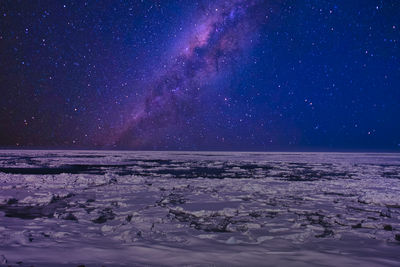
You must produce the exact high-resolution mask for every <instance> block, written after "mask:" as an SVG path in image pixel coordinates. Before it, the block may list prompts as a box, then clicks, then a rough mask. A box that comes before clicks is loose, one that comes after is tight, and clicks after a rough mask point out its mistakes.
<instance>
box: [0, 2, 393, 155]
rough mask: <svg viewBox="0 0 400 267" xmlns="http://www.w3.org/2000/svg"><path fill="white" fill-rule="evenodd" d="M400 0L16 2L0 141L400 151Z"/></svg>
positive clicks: (6, 52) (2, 52)
mask: <svg viewBox="0 0 400 267" xmlns="http://www.w3.org/2000/svg"><path fill="white" fill-rule="evenodd" d="M399 14H400V1H398V0H385V1H383V0H381V1H377V0H352V1H348V0H230V1H227V0H202V1H195V0H168V1H166V0H165V1H164V0H132V1H128V0H121V1H117V0H113V1H111V0H102V1H95V0H93V1H83V0H70V1H67V0H65V1H62V0H59V1H52V0H41V1H39V0H30V1H26V0H3V1H1V5H0V93H1V96H0V147H2V148H46V149H48V148H54V149H56V148H57V149H58V148H60V149H135V150H136V149H137V150H140V149H143V150H147V149H149V150H241V151H400V123H399V121H400V119H399V118H400V47H399V42H400V18H399Z"/></svg>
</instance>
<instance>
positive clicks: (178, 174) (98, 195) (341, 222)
mask: <svg viewBox="0 0 400 267" xmlns="http://www.w3.org/2000/svg"><path fill="white" fill-rule="evenodd" d="M399 173H400V156H399V155H398V154H357V153H354V154H352V153H343V154H341V153H244V152H240V153H239V152H235V153H233V152H126V151H125V152H120V151H0V192H1V193H0V255H1V257H0V266H1V264H5V263H4V262H5V261H7V262H6V263H7V265H11V266H13V265H15V266H25V265H26V266H30V265H35V266H54V265H62V264H65V266H70V265H71V264H76V265H79V264H85V266H99V265H102V264H104V265H105V266H131V265H135V266H141V265H160V264H162V265H173V266H176V265H196V266H197V265H201V266H202V265H238V266H239V265H285V266H302V265H304V266H310V265H321V264H322V265H328V266H337V265H339V264H341V265H354V264H368V265H369V266H371V265H372V266H373V265H376V266H382V265H387V266H391V265H393V266H396V265H398V264H399V260H398V256H397V255H398V248H399V245H400V242H399V241H398V240H396V235H398V234H400V176H399ZM1 261H2V262H3V263H1ZM17 262H22V263H20V264H17ZM24 264H25V265H24Z"/></svg>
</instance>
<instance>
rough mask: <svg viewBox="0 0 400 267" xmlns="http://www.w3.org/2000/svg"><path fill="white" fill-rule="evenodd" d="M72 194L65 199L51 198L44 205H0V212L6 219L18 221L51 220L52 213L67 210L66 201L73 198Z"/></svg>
mask: <svg viewBox="0 0 400 267" xmlns="http://www.w3.org/2000/svg"><path fill="white" fill-rule="evenodd" d="M73 196H74V195H73V194H68V195H67V196H65V197H60V196H53V198H52V199H51V200H50V202H49V203H48V204H46V205H20V204H18V202H13V203H11V204H9V203H7V204H5V205H0V211H3V212H4V213H5V216H6V217H13V218H20V219H27V220H31V219H36V218H53V217H54V213H55V212H56V211H59V210H64V209H65V208H67V207H68V206H69V205H68V202H67V201H66V199H68V198H71V197H73Z"/></svg>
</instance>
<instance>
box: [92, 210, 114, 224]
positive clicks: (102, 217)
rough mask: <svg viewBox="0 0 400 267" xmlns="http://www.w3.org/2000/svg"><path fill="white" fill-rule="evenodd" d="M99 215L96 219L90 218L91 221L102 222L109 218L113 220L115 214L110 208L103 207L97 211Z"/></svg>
mask: <svg viewBox="0 0 400 267" xmlns="http://www.w3.org/2000/svg"><path fill="white" fill-rule="evenodd" d="M99 214H100V215H99V217H97V218H96V219H94V220H92V222H94V223H97V224H102V223H105V222H107V221H110V220H114V218H115V214H114V212H113V210H112V209H111V208H104V209H103V210H101V211H100V212H99Z"/></svg>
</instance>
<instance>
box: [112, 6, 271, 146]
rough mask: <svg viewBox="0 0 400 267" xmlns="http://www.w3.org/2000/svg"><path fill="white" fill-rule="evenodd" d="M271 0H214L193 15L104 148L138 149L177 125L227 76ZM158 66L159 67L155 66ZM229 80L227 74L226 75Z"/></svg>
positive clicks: (268, 10)
mask: <svg viewBox="0 0 400 267" xmlns="http://www.w3.org/2000/svg"><path fill="white" fill-rule="evenodd" d="M276 4H277V1H266V0H252V1H246V0H235V1H218V3H217V4H213V5H209V6H208V7H206V8H205V9H203V10H201V11H199V13H200V14H199V16H198V18H196V19H195V20H196V21H195V22H194V23H193V24H192V25H190V28H189V29H188V31H187V32H186V33H185V34H184V35H183V36H182V38H179V40H178V41H177V43H176V45H175V46H174V49H173V51H172V52H171V53H170V54H171V55H170V57H169V58H170V59H172V60H170V62H169V64H167V67H166V68H164V69H162V68H157V69H159V72H158V74H157V75H156V76H155V77H153V78H151V79H150V80H149V81H148V83H147V85H146V88H145V96H144V97H143V99H142V101H140V103H139V104H138V105H136V106H135V108H133V110H132V112H131V113H130V115H129V116H128V117H129V118H128V119H127V120H126V121H125V122H124V124H123V127H121V128H119V129H118V130H116V131H115V132H114V133H113V134H112V138H110V139H109V140H107V146H113V147H132V148H141V147H145V146H146V145H148V144H149V143H150V142H153V141H154V140H158V139H159V138H160V137H162V136H163V135H164V133H165V129H167V128H168V127H178V126H179V125H180V124H182V123H184V122H185V119H186V118H189V117H190V116H191V115H192V114H195V112H196V107H197V106H199V105H201V96H202V95H204V94H206V92H207V90H210V88H212V86H210V85H212V83H213V82H215V81H217V80H218V79H219V78H221V77H226V76H227V75H223V74H227V73H228V74H229V71H230V69H231V66H233V65H234V63H235V62H237V61H238V60H239V59H240V57H241V56H242V55H243V54H244V53H245V52H246V51H247V50H248V49H249V48H251V45H252V43H253V39H254V37H255V35H256V34H257V32H258V30H259V28H260V27H261V26H262V25H264V24H265V23H267V22H268V19H269V15H270V13H271V12H272V10H274V9H275V8H276ZM160 65H163V64H160ZM228 76H229V75H228Z"/></svg>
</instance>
